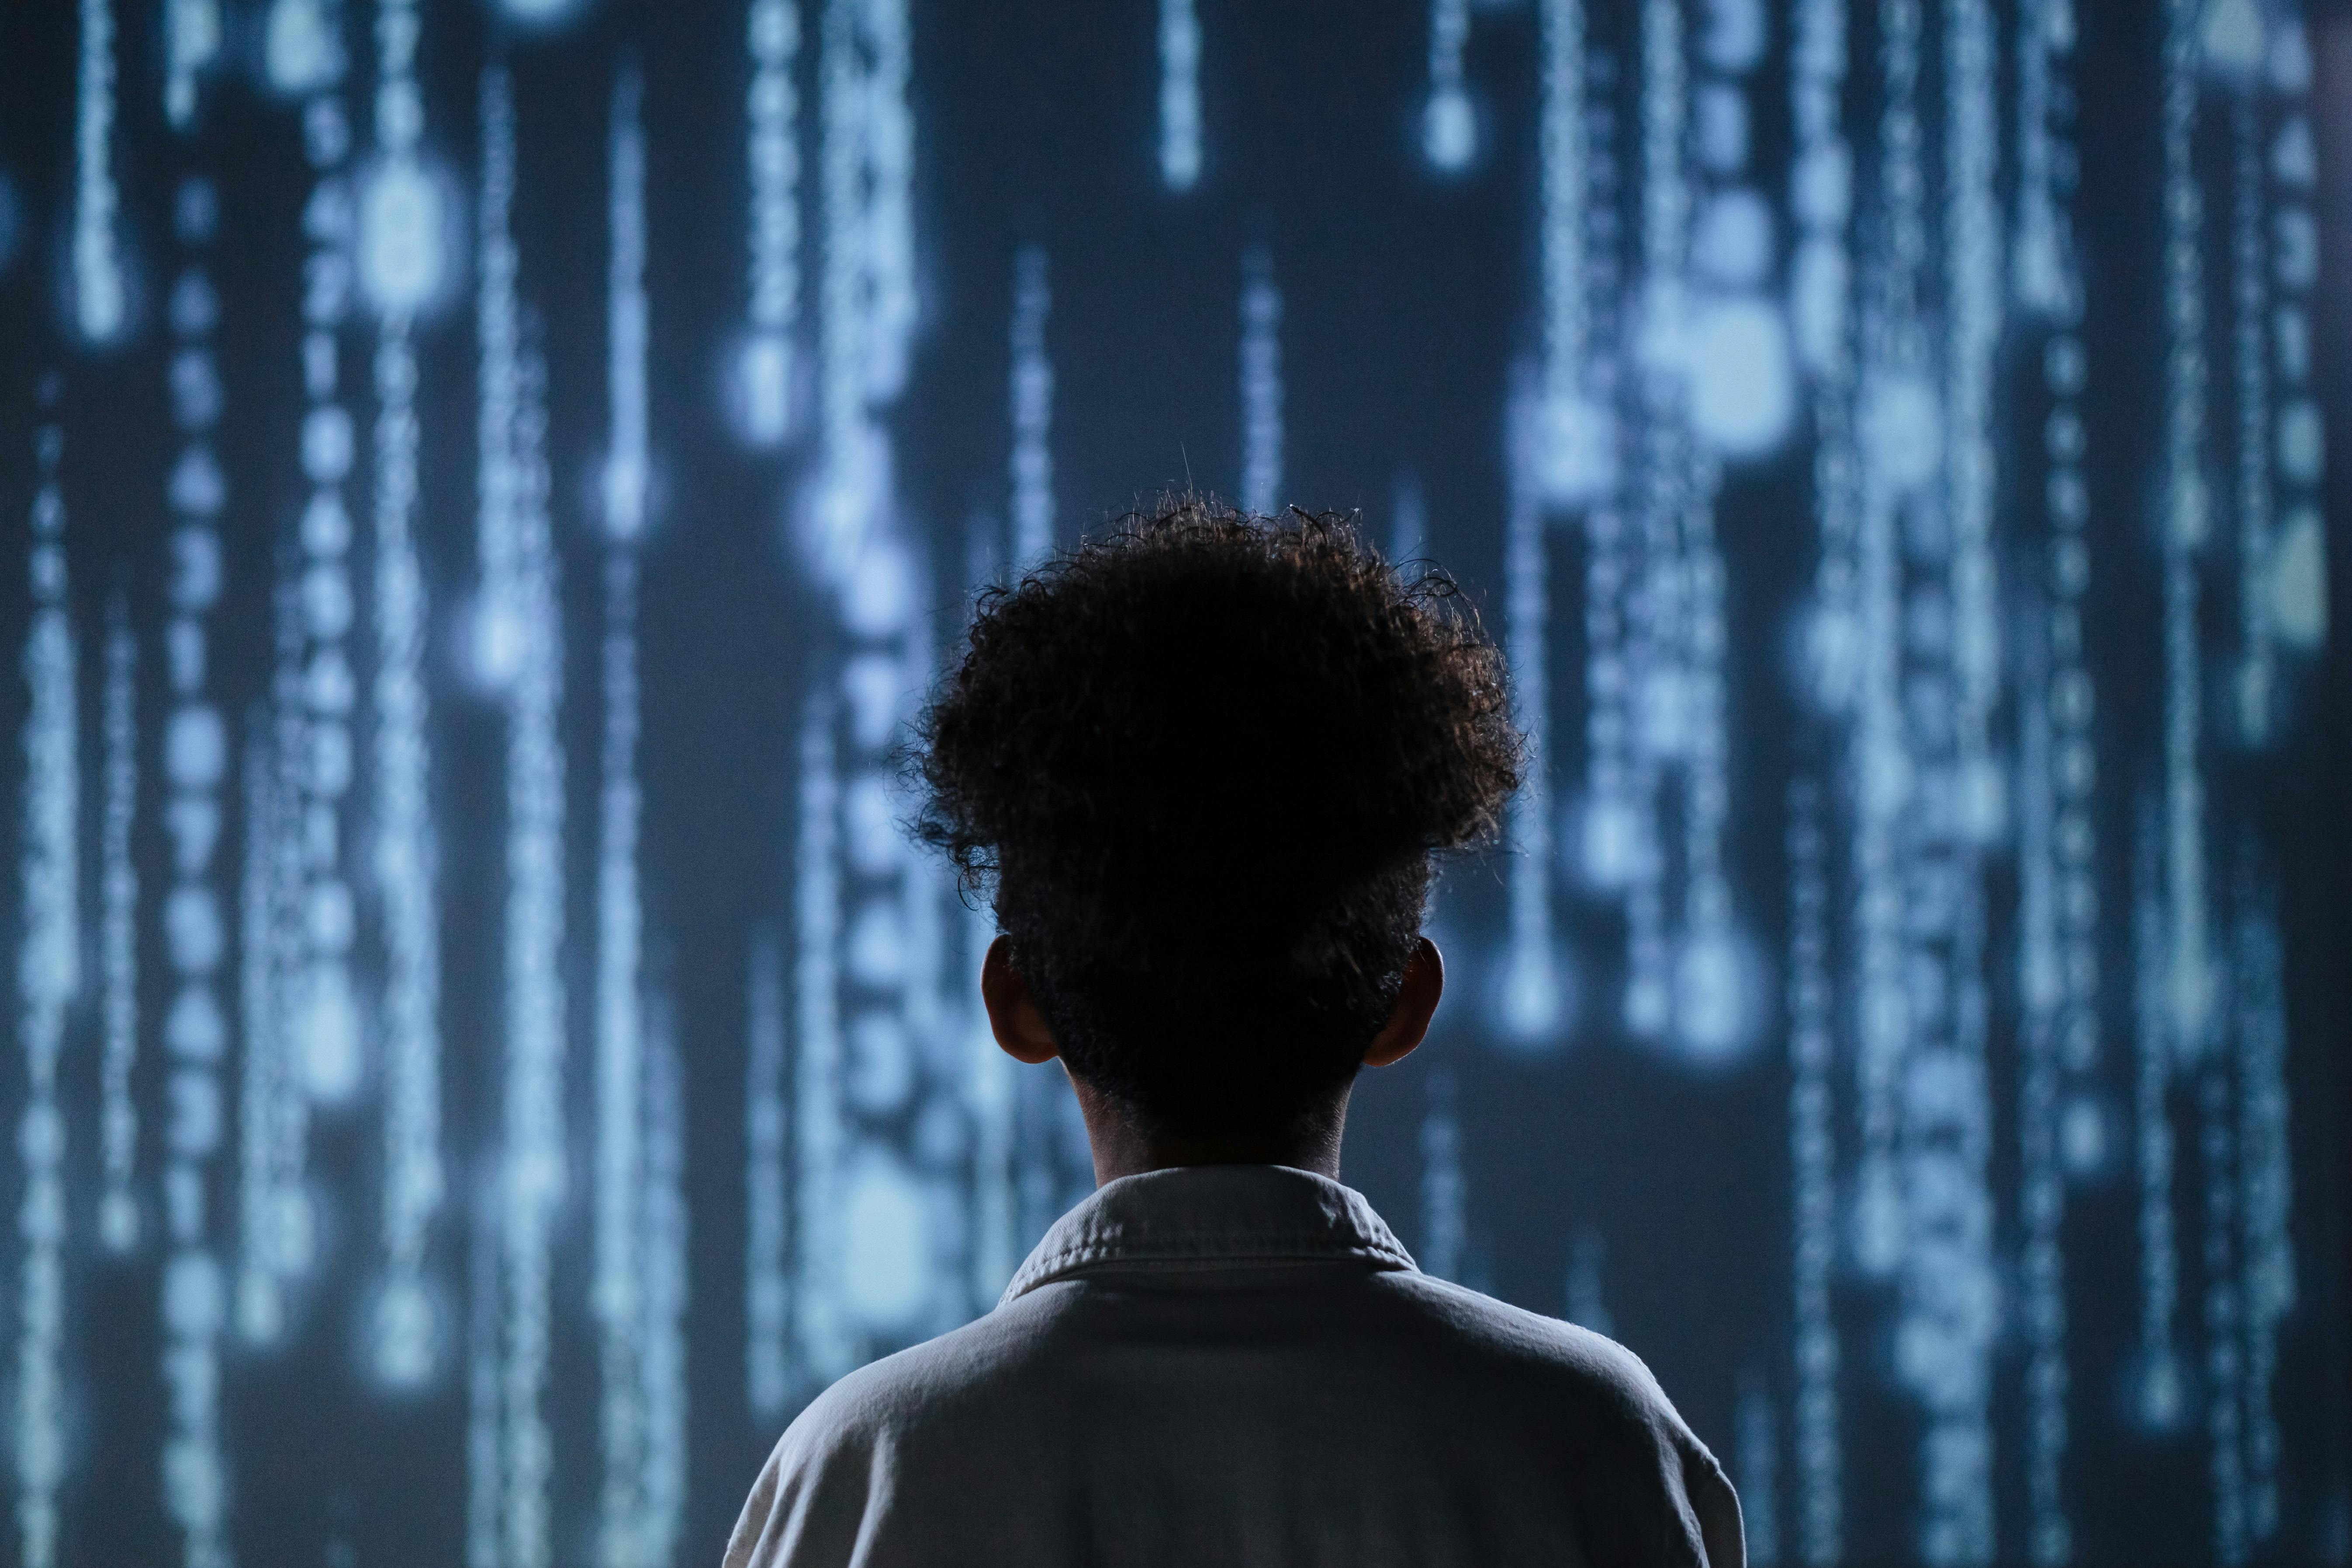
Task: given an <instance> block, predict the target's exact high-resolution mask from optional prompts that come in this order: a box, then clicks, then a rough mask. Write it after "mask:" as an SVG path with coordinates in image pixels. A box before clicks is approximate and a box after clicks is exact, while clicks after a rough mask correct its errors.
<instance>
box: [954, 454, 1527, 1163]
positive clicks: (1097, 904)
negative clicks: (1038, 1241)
mask: <svg viewBox="0 0 2352 1568" xmlns="http://www.w3.org/2000/svg"><path fill="white" fill-rule="evenodd" d="M1524 752H1525V742H1524V741H1523V738H1522V737H1521V735H1520V734H1519V732H1518V731H1517V729H1516V728H1515V726H1514V725H1513V723H1512V721H1511V715H1510V705H1509V697H1508V692H1507V687H1506V682H1505V678H1504V667H1503V661H1502V659H1501V658H1500V656H1499V655H1498V654H1497V652H1496V648H1495V646H1494V644H1493V643H1492V642H1491V641H1489V640H1488V639H1487V638H1486V636H1485V635H1484V633H1483V632H1482V631H1481V630H1480V628H1479V626H1478V622H1477V618H1476V616H1475V613H1474V612H1472V611H1471V610H1469V609H1468V608H1467V607H1466V606H1465V605H1464V604H1463V603H1462V601H1461V599H1460V597H1459V595H1458V590H1457V589H1456V588H1455V586H1454V582H1453V580H1452V579H1450V578H1448V577H1446V576H1445V575H1444V574H1442V573H1438V572H1435V571H1428V572H1425V573H1423V574H1420V575H1417V576H1414V577H1412V578H1411V579H1410V580H1408V579H1407V578H1404V577H1402V576H1400V574H1398V573H1397V572H1396V571H1395V570H1394V569H1393V568H1392V567H1391V565H1390V564H1389V563H1386V562H1384V561H1382V560H1381V558H1380V557H1379V556H1378V555H1377V554H1376V553H1374V552H1372V551H1371V550H1370V549H1369V548H1367V547H1366V546H1365V545H1364V544H1363V543H1362V542H1360V540H1359V539H1358V537H1357V535H1356V532H1355V531H1354V529H1353V528H1352V527H1351V525H1350V524H1349V521H1347V520H1346V519H1345V518H1343V517H1340V516H1339V515H1338V514H1332V513H1326V514H1323V515H1319V516H1318V515H1310V514H1308V513H1307V512H1304V511H1301V510H1297V509H1296V508H1294V509H1292V510H1291V511H1290V513H1289V514H1288V515H1286V517H1284V518H1282V519H1279V520H1277V519H1272V518H1265V517H1257V516H1252V515H1248V514H1245V513H1243V512H1239V511H1236V510H1232V509H1231V508H1229V507H1225V506H1223V505H1222V504H1219V503H1217V502H1214V501H1212V500H1203V499H1201V498H1198V497H1193V496H1173V497H1170V498H1167V499H1166V500H1163V501H1162V502H1161V503H1160V506H1159V507H1158V508H1157V509H1156V510H1153V511H1151V512H1150V513H1148V514H1147V513H1136V514H1132V515H1130V516H1129V517H1126V518H1123V519H1121V520H1119V521H1118V523H1116V524H1115V525H1114V526H1113V528H1112V530H1111V531H1109V533H1108V535H1107V536H1105V537H1102V538H1100V539H1097V540H1094V541H1090V542H1087V543H1086V544H1084V545H1082V546H1081V547H1080V548H1078V549H1077V550H1076V552H1071V553H1068V554H1066V555H1063V556H1062V557H1060V558H1058V559H1056V560H1055V561H1054V562H1053V563H1050V564H1048V565H1046V566H1045V567H1043V568H1041V569H1040V570H1038V571H1036V572H1034V573H1033V574H1030V575H1028V576H1026V577H1024V579H1023V580H1022V581H1021V582H1019V583H1018V584H1014V585H1013V586H1012V587H1009V588H1005V587H998V588H992V589H989V590H987V591H986V592H985V593H983V594H982V596H981V599H980V602H979V605H978V613H977V615H976V616H975V618H974V620H973V622H972V626H971V647H970V649H969V651H968V652H967V653H966V654H965V656H964V659H963V662H962V664H961V667H960V668H957V670H956V671H955V672H954V674H953V675H952V676H950V678H948V679H947V680H946V681H945V683H944V684H943V685H942V686H941V688H940V690H939V691H938V692H937V693H936V694H935V696H934V699H933V700H932V702H931V703H930V705H929V708H928V709H926V710H925V711H924V713H923V715H922V717H921V719H920V720H919V732H918V735H917V739H916V743H915V746H914V749H913V752H912V754H911V763H910V772H911V773H912V774H913V777H914V782H915V783H916V784H918V785H919V789H920V792H921V795H922V805H921V807H920V810H919V814H918V816H917V817H916V819H915V823H914V827H915V831H916V833H917V836H918V837H920V838H921V839H922V840H924V841H925V842H927V843H929V844H930V845H932V846H934V847H938V848H940V849H942V850H944V851H945V852H946V854H947V855H948V857H949V858H950V859H951V860H952V861H953V862H954V864H955V866H956V868H957V870H958V872H959V874H960V876H961V879H962V882H963V885H964V887H965V888H966V889H967V890H970V891H980V890H984V889H988V888H989V887H991V886H992V887H993V891H994V900H995V910H996V916H997V921H998V922H999V924H1000V925H1001V926H1002V927H1003V931H1005V933H1006V934H1007V935H1008V936H1009V937H1010V938H1011V939H1012V944H1013V963H1014V966H1015V967H1016V968H1017V969H1019V971H1020V972H1021V973H1022V975H1023V976H1024V978H1025V979H1026V980H1027V981H1028V983H1029V985H1030V988H1031V991H1032V992H1033V994H1034V996H1035V997H1036V1000H1037V1003H1038V1005H1039V1007H1040V1009H1041V1010H1042V1012H1043V1013H1044V1015H1045V1020H1046V1022H1047V1023H1048V1025H1049V1026H1051V1027H1052V1028H1053V1030H1054V1034H1055V1041H1056V1042H1057V1043H1058V1044H1059V1046H1060V1047H1061V1050H1062V1057H1063V1060H1064V1062H1065V1064H1066V1066H1067V1068H1068V1069H1069V1070H1070V1072H1071V1073H1072V1074H1074V1075H1075V1076H1076V1077H1077V1078H1079V1079H1083V1080H1085V1081H1086V1082H1087V1084H1088V1085H1090V1086H1092V1087H1093V1088H1095V1089H1097V1090H1099V1091H1101V1092H1103V1093H1105V1094H1107V1095H1108V1096H1110V1097H1111V1098H1113V1099H1114V1100H1117V1101H1118V1102H1119V1103H1120V1104H1121V1106H1122V1108H1123V1109H1124V1110H1127V1111H1128V1113H1129V1115H1131V1116H1134V1117H1136V1118H1137V1119H1139V1121H1141V1122H1142V1123H1143V1124H1144V1125H1148V1126H1152V1127H1156V1128H1162V1129H1166V1130H1169V1131H1177V1132H1181V1133H1187V1134H1192V1135H1199V1134H1203V1133H1206V1134H1217V1133H1234V1132H1241V1131H1274V1130H1279V1129H1281V1128H1285V1127H1287V1126H1291V1125H1295V1124H1296V1123H1297V1122H1298V1121H1299V1120H1300V1119H1301V1118H1303V1117H1306V1116H1309V1115H1312V1114H1314V1113H1316V1112H1317V1111H1318V1110H1319V1109H1321V1108H1323V1107H1325V1106H1328V1103H1329V1101H1330V1099H1331V1097H1332V1096H1333V1095H1335V1094H1336V1093H1337V1092H1338V1091H1339V1089H1341V1088H1343V1087H1344V1086H1345V1085H1346V1084H1347V1083H1348V1082H1349V1081H1350V1079H1352V1078H1353V1076H1354V1074H1355V1072H1356V1070H1357V1068H1358V1067H1359V1066H1360V1064H1361V1061H1362V1058H1363V1053H1364V1050H1365V1048H1366V1047H1368V1046H1370V1043H1371V1040H1372V1038H1373V1037H1374V1036H1375V1035H1377V1034H1378V1033H1379V1032H1380V1029H1381V1025H1382V1024H1383V1023H1384V1022H1385V1021H1386V1019H1387V1016H1388V1014H1389V1011H1390V1009H1391V1007H1392V1006H1394V1005H1395V1001H1396V995H1397V990H1398V987H1399V985H1400V984H1402V976H1403V969H1404V964H1405V962H1406V960H1407V959H1408V958H1409V957H1410V956H1411V955H1412V949H1413V944H1414V941H1415V939H1416V938H1417V937H1418V936H1419V934H1420V929H1421V918H1422V912H1423V904H1424V903H1425V901H1426V900H1427V897H1428V892H1429V887H1430V881H1431V877H1432V874H1433V858H1434V857H1435V856H1436V855H1438V854H1439V853H1441V852H1444V851H1448V850H1454V849H1462V848H1466V847H1472V846H1475V845H1477V844H1479V843H1482V842H1484V841H1486V840H1487V839H1489V838H1491V837H1493V836H1494V834H1495V832H1496V826H1497V820H1498V815H1499V813H1500V811H1501V808H1502V805H1503V804H1504V802H1505V801H1506V800H1507V798H1508V797H1509V795H1511V793H1512V792H1513V791H1514V790H1515V789H1517V787H1518V783H1519V777H1520V771H1521V768H1522V766H1523V759H1524Z"/></svg>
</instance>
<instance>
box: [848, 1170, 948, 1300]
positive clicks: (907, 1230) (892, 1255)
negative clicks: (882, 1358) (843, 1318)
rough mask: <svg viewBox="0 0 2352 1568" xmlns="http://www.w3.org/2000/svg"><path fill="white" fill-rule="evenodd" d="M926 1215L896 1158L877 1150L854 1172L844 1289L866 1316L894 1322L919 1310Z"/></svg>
mask: <svg viewBox="0 0 2352 1568" xmlns="http://www.w3.org/2000/svg"><path fill="white" fill-rule="evenodd" d="M925 1220H926V1215H925V1213H924V1204H923V1195H922V1192H921V1190H920V1189H919V1187H917V1186H916V1184H915V1181H914V1178H913V1177H912V1176H911V1175H909V1174H908V1173H907V1172H906V1171H905V1170H904V1169H903V1168H901V1167H900V1166H899V1165H898V1163H897V1162H896V1161H893V1160H890V1159H888V1158H887V1157H885V1156H883V1155H880V1154H878V1153H877V1154H875V1155H873V1156H871V1157H869V1158H868V1159H867V1160H866V1161H865V1162H864V1163H863V1164H862V1165H861V1168H860V1169H859V1170H858V1172H857V1173H856V1175H854V1176H852V1177H851V1178H850V1181H849V1183H848V1190H847V1192H846V1193H845V1194H844V1196H843V1202H842V1235H843V1237H844V1240H845V1251H846V1253H847V1257H846V1258H845V1259H844V1261H843V1269H842V1281H841V1283H842V1294H843V1297H844V1300H845V1302H846V1304H847V1305H848V1307H849V1310H851V1312H853V1313H854V1314H856V1316H857V1317H858V1318H859V1319H861V1320H862V1321H865V1322H866V1323H868V1324H871V1325H874V1326H876V1327H886V1328H887V1327H895V1326H898V1325H900V1324H903V1323H905V1322H906V1321H908V1319H910V1318H912V1317H913V1316H914V1315H915V1313H916V1312H917V1311H919V1310H921V1308H922V1305H923V1301H924V1299H925V1297H926V1296H927V1295H928V1293H929V1284H930V1268H929V1252H930V1248H929V1239H930V1238H929V1227H928V1226H927V1225H926V1224H925Z"/></svg>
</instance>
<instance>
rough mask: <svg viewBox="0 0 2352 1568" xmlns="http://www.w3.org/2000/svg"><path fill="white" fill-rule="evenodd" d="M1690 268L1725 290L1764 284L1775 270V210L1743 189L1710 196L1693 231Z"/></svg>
mask: <svg viewBox="0 0 2352 1568" xmlns="http://www.w3.org/2000/svg"><path fill="white" fill-rule="evenodd" d="M1691 264H1692V266H1693V267H1694V268H1696V269H1697V271H1698V274H1699V276H1700V277H1702V278H1705V279H1707V281H1709V282H1711V283H1715V284H1717V285H1719V286H1721V287H1723V288H1726V289H1749V288H1754V287H1755V286H1756V285H1758V284H1760V283H1762V282H1763V281H1764V278H1765V275H1766V274H1767V273H1768V272H1769V271H1770V270H1771V268H1772V209H1771V208H1770V207H1769V206H1767V205H1765V203H1764V198H1763V197H1762V196H1761V195H1758V194H1757V193H1756V192H1754V191H1752V190H1748V189H1747V188H1746V187H1744V186H1741V187H1735V188H1733V189H1731V190H1727V191H1718V192H1717V193H1716V194H1715V195H1712V196H1709V197H1708V198H1707V199H1706V202H1705V204H1704V205H1701V206H1700V208H1699V211H1698V221H1697V223H1696V225H1695V226H1693V228H1692V231H1691Z"/></svg>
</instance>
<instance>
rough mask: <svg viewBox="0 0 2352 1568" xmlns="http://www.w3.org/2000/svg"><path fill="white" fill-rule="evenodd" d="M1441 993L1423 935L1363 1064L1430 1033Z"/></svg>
mask: <svg viewBox="0 0 2352 1568" xmlns="http://www.w3.org/2000/svg"><path fill="white" fill-rule="evenodd" d="M1444 994H1445V955H1444V953H1441V952H1438V951H1437V944H1436V943H1435V942H1432V941H1430V940H1429V939H1428V938H1427V937H1423V938H1422V939H1421V940H1420V941H1419V942H1416V943H1415V944H1414V946H1413V950H1412V957H1411V958H1408V959H1406V960H1405V963H1404V984H1402V985H1400V986H1399V987H1397V999H1396V1005H1395V1006H1393V1007H1391V1008H1390V1009H1389V1021H1388V1022H1387V1023H1386V1024H1383V1025H1381V1032H1380V1033H1379V1034H1377V1035H1375V1036H1373V1037H1372V1043H1371V1044H1370V1046H1368V1047H1365V1048H1364V1065H1365V1066H1366V1067H1368V1068H1384V1067H1387V1066H1388V1065H1389V1064H1390V1063H1391V1062H1401V1061H1402V1060H1404V1058H1407V1057H1409V1056H1411V1055H1412V1053H1413V1048H1414V1047H1417V1046H1419V1045H1420V1044H1421V1042H1422V1040H1423V1037H1425V1036H1427V1035H1428V1033H1429V1019H1430V1015H1432V1014H1433V1013H1435V1012H1436V1011H1437V999H1438V998H1439V997H1440V996H1443V995H1444ZM999 1038H1000V1039H1001V1038H1003V1037H1002V1036H999ZM1005 1048H1006V1049H1007V1050H1010V1049H1011V1048H1012V1047H1009V1046H1008V1047H1005Z"/></svg>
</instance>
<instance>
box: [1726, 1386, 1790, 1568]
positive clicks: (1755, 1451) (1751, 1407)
mask: <svg viewBox="0 0 2352 1568" xmlns="http://www.w3.org/2000/svg"><path fill="white" fill-rule="evenodd" d="M1737 1420H1738V1436H1737V1437H1736V1439H1735V1441H1736V1443H1737V1445H1738V1447H1737V1448H1736V1450H1735V1453H1736V1455H1737V1458H1735V1459H1734V1461H1733V1462H1734V1464H1735V1465H1736V1466H1737V1467H1738V1471H1739V1512H1740V1521H1739V1522H1740V1528H1741V1531H1742V1532H1743V1533H1744V1534H1745V1535H1746V1536H1747V1545H1748V1568H1780V1412H1779V1411H1778V1410H1776V1409H1775V1408H1774V1407H1773V1404H1772V1394H1771V1391H1770V1390H1769V1388H1768V1387H1766V1385H1765V1384H1764V1382H1763V1380H1762V1379H1761V1378H1760V1377H1750V1378H1748V1379H1746V1380H1744V1381H1743V1385H1742V1386H1741V1388H1740V1391H1739V1409H1738V1416H1737Z"/></svg>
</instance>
